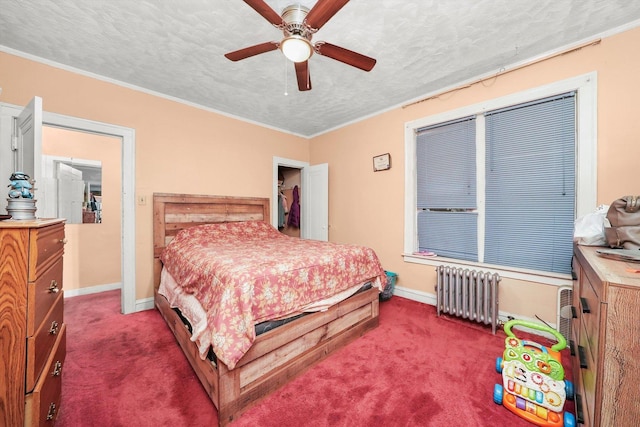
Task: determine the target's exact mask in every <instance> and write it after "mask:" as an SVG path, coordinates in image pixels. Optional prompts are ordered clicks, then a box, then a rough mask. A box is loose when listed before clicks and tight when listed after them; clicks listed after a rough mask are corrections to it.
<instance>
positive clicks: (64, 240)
mask: <svg viewBox="0 0 640 427" xmlns="http://www.w3.org/2000/svg"><path fill="white" fill-rule="evenodd" d="M58 243H62V244H63V245H66V244H67V238H66V237H65V238H64V239H60V240H58Z"/></svg>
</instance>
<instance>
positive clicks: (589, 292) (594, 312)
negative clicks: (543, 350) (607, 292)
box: [578, 275, 600, 362]
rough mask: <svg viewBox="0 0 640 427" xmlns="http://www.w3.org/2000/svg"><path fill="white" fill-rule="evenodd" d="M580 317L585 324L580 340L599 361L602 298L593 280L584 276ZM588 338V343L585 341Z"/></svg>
mask: <svg viewBox="0 0 640 427" xmlns="http://www.w3.org/2000/svg"><path fill="white" fill-rule="evenodd" d="M578 309H579V310H580V318H581V319H582V323H583V324H584V329H582V330H581V331H580V333H581V335H582V334H583V333H584V334H585V336H584V337H582V336H581V337H580V341H581V342H583V344H582V345H585V346H586V347H587V349H588V350H589V352H591V358H592V359H593V360H594V361H596V362H597V361H598V339H599V337H600V298H599V297H598V294H597V293H596V291H595V289H594V287H593V286H592V285H591V282H590V281H589V279H588V278H587V277H586V275H584V276H583V282H582V286H581V287H580V306H579V307H578ZM585 339H586V343H585V342H584V341H585Z"/></svg>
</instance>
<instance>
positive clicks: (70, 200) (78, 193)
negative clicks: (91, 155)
mask: <svg viewBox="0 0 640 427" xmlns="http://www.w3.org/2000/svg"><path fill="white" fill-rule="evenodd" d="M83 200H84V181H83V180H82V171H80V170H78V169H75V168H73V167H71V166H69V165H65V164H64V163H58V203H57V205H58V215H57V216H59V217H61V218H66V219H67V221H68V222H69V223H71V224H81V223H82V222H83V221H82V202H83Z"/></svg>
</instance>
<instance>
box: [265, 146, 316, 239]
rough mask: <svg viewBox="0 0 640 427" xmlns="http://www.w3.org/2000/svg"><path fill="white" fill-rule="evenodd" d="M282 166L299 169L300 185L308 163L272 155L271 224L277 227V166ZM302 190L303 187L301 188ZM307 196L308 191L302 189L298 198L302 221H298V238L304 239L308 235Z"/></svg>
mask: <svg viewBox="0 0 640 427" xmlns="http://www.w3.org/2000/svg"><path fill="white" fill-rule="evenodd" d="M280 166H283V167H287V168H293V169H300V173H301V175H302V177H301V178H302V179H301V185H302V183H304V173H305V171H304V169H305V168H306V167H309V163H307V162H301V161H299V160H292V159H285V158H284V157H277V156H273V180H272V183H273V187H272V191H273V192H272V196H271V225H273V226H274V227H276V228H278V167H280ZM302 190H304V188H303V189H302ZM308 197H309V192H308V191H302V196H301V200H300V202H301V203H300V218H301V219H302V221H301V222H300V238H302V239H306V238H308V237H309V224H308V222H309V221H305V220H304V218H305V214H306V213H307V212H306V206H308V205H309V204H308V203H307V200H308Z"/></svg>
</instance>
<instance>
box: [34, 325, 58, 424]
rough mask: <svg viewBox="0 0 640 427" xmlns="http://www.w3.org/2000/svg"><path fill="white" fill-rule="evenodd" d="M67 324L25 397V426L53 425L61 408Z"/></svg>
mask: <svg viewBox="0 0 640 427" xmlns="http://www.w3.org/2000/svg"><path fill="white" fill-rule="evenodd" d="M66 332H67V328H66V325H62V329H60V333H59V334H58V339H57V340H56V342H55V345H54V347H53V351H52V352H51V355H50V357H49V358H48V360H47V364H46V366H45V370H44V371H43V373H42V375H41V376H40V378H39V379H38V383H37V384H36V387H35V388H34V390H33V392H32V393H29V394H27V396H26V399H25V422H24V425H25V426H52V425H53V423H54V422H55V419H56V416H57V415H58V411H59V410H60V396H61V393H62V368H63V365H64V359H65V356H66V353H67V349H66Z"/></svg>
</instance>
